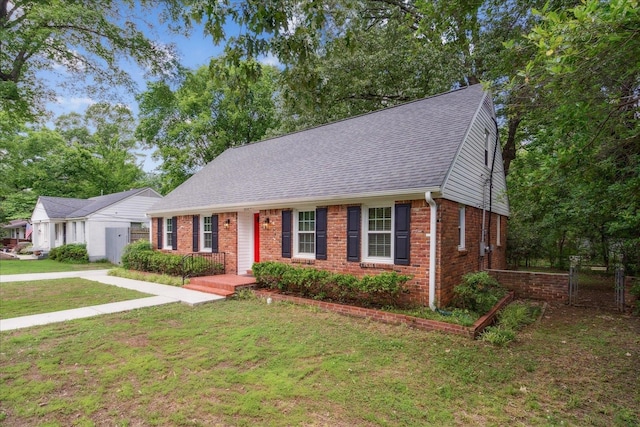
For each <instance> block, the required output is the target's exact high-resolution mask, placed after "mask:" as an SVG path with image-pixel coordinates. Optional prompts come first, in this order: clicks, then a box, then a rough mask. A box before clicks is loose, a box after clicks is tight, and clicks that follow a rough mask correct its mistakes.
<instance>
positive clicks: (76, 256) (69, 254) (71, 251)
mask: <svg viewBox="0 0 640 427" xmlns="http://www.w3.org/2000/svg"><path fill="white" fill-rule="evenodd" d="M49 258H50V259H52V260H54V261H58V262H67V263H74V264H77V263H85V262H89V254H88V253H87V245H85V244H84V243H70V244H68V245H62V246H58V247H57V248H53V249H51V251H50V252H49Z"/></svg>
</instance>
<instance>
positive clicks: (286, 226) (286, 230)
mask: <svg viewBox="0 0 640 427" xmlns="http://www.w3.org/2000/svg"><path fill="white" fill-rule="evenodd" d="M291 225H292V224H291V211H282V258H291Z"/></svg>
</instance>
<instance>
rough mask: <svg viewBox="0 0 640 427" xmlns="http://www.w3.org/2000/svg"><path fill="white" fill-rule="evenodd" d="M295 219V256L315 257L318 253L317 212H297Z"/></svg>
mask: <svg viewBox="0 0 640 427" xmlns="http://www.w3.org/2000/svg"><path fill="white" fill-rule="evenodd" d="M295 218H296V220H295V222H294V225H295V230H294V231H295V234H294V236H295V240H296V241H295V248H296V253H295V255H296V256H300V257H313V256H315V253H316V211H315V210H310V211H297V213H296V217H295Z"/></svg>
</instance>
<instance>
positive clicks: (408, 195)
mask: <svg viewBox="0 0 640 427" xmlns="http://www.w3.org/2000/svg"><path fill="white" fill-rule="evenodd" d="M425 191H429V192H432V193H433V194H434V195H435V194H436V193H437V194H439V191H440V187H428V188H424V187H423V188H411V189H406V190H398V191H376V192H368V193H358V194H351V195H348V196H345V195H329V196H318V197H298V198H291V199H274V200H264V201H253V202H241V203H233V204H224V205H223V204H220V205H207V206H197V207H196V206H193V207H190V208H180V209H167V210H152V211H147V216H148V217H154V216H169V215H171V216H174V215H192V214H197V213H202V212H208V213H222V212H235V211H240V210H260V209H282V208H291V207H294V206H296V205H304V204H307V205H308V204H314V205H316V206H323V205H342V204H351V203H353V204H355V203H365V202H367V201H369V200H371V199H381V200H382V199H387V200H388V199H390V198H396V200H400V199H402V200H408V199H412V200H413V199H420V198H422V194H424V192H425Z"/></svg>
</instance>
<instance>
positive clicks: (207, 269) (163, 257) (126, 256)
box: [121, 240, 224, 277]
mask: <svg viewBox="0 0 640 427" xmlns="http://www.w3.org/2000/svg"><path fill="white" fill-rule="evenodd" d="M183 257H184V255H174V254H167V253H163V252H157V251H154V250H153V247H152V246H151V243H149V242H147V241H144V240H140V241H137V242H134V243H131V244H129V245H127V246H126V247H125V248H124V251H123V253H122V258H121V261H122V266H123V267H124V268H126V269H128V270H137V271H147V272H150V273H158V274H166V275H169V276H182V275H183V274H184V275H185V276H188V277H196V276H205V275H209V274H220V273H221V272H223V271H224V266H223V265H222V264H217V263H216V264H213V265H211V263H210V262H209V260H207V259H206V258H203V257H198V256H195V257H193V259H189V260H188V262H186V263H183Z"/></svg>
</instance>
